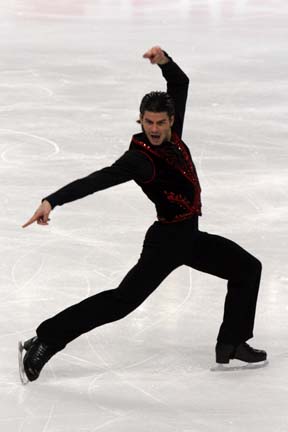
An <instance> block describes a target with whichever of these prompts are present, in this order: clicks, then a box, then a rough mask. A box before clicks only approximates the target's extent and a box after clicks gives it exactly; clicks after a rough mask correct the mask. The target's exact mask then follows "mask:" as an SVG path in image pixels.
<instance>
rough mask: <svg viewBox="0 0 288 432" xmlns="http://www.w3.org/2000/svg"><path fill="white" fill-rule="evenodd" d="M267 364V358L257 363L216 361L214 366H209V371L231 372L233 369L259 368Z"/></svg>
mask: <svg viewBox="0 0 288 432" xmlns="http://www.w3.org/2000/svg"><path fill="white" fill-rule="evenodd" d="M268 364H269V362H268V360H265V361H262V362H258V363H245V364H239V365H230V364H229V363H227V364H220V363H217V364H216V365H215V366H213V367H211V369H210V370H211V372H233V371H241V370H242V371H243V370H253V369H261V368H263V367H265V366H267V365H268Z"/></svg>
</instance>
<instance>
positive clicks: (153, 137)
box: [150, 134, 160, 140]
mask: <svg viewBox="0 0 288 432" xmlns="http://www.w3.org/2000/svg"><path fill="white" fill-rule="evenodd" d="M150 136H151V138H152V139H153V140H158V139H160V134H150Z"/></svg>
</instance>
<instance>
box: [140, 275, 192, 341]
mask: <svg viewBox="0 0 288 432" xmlns="http://www.w3.org/2000/svg"><path fill="white" fill-rule="evenodd" d="M188 270H189V287H188V293H187V295H186V297H185V298H184V300H183V301H182V302H181V303H180V304H179V305H178V306H176V307H175V309H174V310H173V311H172V312H167V314H166V316H165V317H164V318H160V319H159V320H157V321H155V322H154V323H152V324H150V325H148V326H147V327H145V328H144V329H142V330H139V331H138V332H137V333H136V334H135V337H137V336H139V335H140V334H142V333H144V332H146V331H147V330H150V329H151V328H153V327H156V326H157V325H158V324H160V323H162V322H165V321H166V320H167V318H168V316H173V315H175V314H177V313H178V312H179V311H180V310H181V309H182V308H183V307H184V306H185V304H186V303H187V302H188V300H189V298H190V297H191V293H192V270H191V269H190V268H189V269H188Z"/></svg>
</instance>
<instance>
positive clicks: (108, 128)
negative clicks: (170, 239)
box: [0, 0, 288, 432]
mask: <svg viewBox="0 0 288 432" xmlns="http://www.w3.org/2000/svg"><path fill="white" fill-rule="evenodd" d="M287 20H288V4H287V2H286V1H284V0H277V1H275V0H261V1H260V0H225V1H224V0H210V1H209V0H203V1H196V0H191V1H190V0H179V1H177V2H175V1H172V0H165V1H164V0H157V1H152V0H142V1H140V0H138V1H137V0H119V1H116V0H113V1H111V0H102V1H100V0H99V1H97V0H87V1H86V0H73V1H72V0H70V1H68V0H57V1H56V0H53V1H52V0H51V1H48V2H47V0H10V1H6V2H1V5H0V49H1V50H0V51H1V63H0V91H1V98H0V169H1V182H0V188H1V201H2V205H1V208H0V219H1V224H0V238H1V252H0V253H1V259H0V269H1V271H0V288H1V314H0V323H1V333H0V336H1V345H0V351H1V355H0V359H1V360H0V361H1V369H0V373H1V376H0V380H1V391H0V429H1V431H5V432H15V431H17V432H28V431H29V432H84V431H85V432H88V431H89V432H96V431H98V430H101V431H103V432H112V431H113V432H114V431H117V432H122V431H123V432H124V431H125V432H130V431H133V432H135V431H137V432H144V431H145V432H148V431H149V432H150V431H152V432H170V431H171V432H188V431H189V432H218V431H219V432H223V431H225V432H250V431H253V432H254V431H261V432H280V431H281V432H282V431H283V432H284V431H285V432H287V430H288V414H287V396H288V348H287V330H288V317H287V315H288V314H287V312H288V310H287V309H288V306H287V305H288V291H287V283H288V271H287V270H288V261H287V237H288V236H287V228H288V205H287V199H288V192H287V180H288V169H287V158H288V147H287V132H288V126H287V117H288V112H287V111H288V102H287V90H288V78H287V76H288V56H287V48H288V31H287ZM155 44H158V45H160V46H162V47H163V48H164V49H165V50H166V51H168V52H169V54H170V55H171V56H173V57H174V59H175V60H176V61H177V62H178V63H179V64H180V65H181V66H182V68H183V69H184V70H185V71H186V72H187V74H188V75H189V76H190V79H191V86H190V94H189V100H188V105H187V116H186V123H185V132H184V139H185V141H186V142H187V143H189V145H190V148H191V151H192V153H193V156H194V159H195V162H196V165H197V167H198V172H199V177H200V180H201V184H202V188H203V203H204V209H203V210H204V215H203V217H202V220H201V229H203V230H207V231H210V232H217V233H219V234H222V235H224V236H227V237H230V238H232V239H234V240H235V241H237V242H239V243H240V244H241V245H242V246H244V247H245V248H247V249H248V250H249V251H251V252H252V253H253V254H255V255H256V256H257V257H258V258H259V259H261V261H262V263H263V267H264V271H263V279H262V286H261V292H260V295H259V303H258V313H257V320H256V327H255V338H254V339H253V345H255V346H256V347H259V348H265V349H267V351H268V354H269V360H270V363H269V365H268V366H267V367H266V368H263V369H256V370H246V371H242V372H239V371H235V372H230V373H217V374H214V373H211V371H210V367H211V366H213V363H214V344H215V338H216V335H217V332H218V326H219V324H220V322H221V319H222V312H223V310H222V309H223V301H224V296H225V283H224V282H223V281H222V280H219V279H215V278H213V277H211V276H208V275H203V274H200V273H197V272H196V271H191V270H189V269H188V268H185V267H182V268H181V269H178V270H177V271H175V272H174V273H173V274H172V275H171V276H170V277H169V278H168V279H166V280H165V281H164V282H163V283H162V285H161V286H160V287H159V289H158V290H157V291H156V292H155V293H154V295H153V296H151V297H150V298H149V299H148V300H147V301H146V302H145V303H144V304H143V305H142V306H141V307H140V308H139V309H138V310H137V311H135V312H134V313H133V314H131V315H130V316H129V317H127V318H126V319H124V320H122V321H120V322H118V323H114V324H111V325H107V326H104V327H102V328H99V329H97V330H95V331H93V332H90V333H89V334H88V335H85V336H83V337H81V338H79V339H78V340H76V341H74V342H73V343H71V344H70V345H69V346H68V347H67V348H66V350H65V351H63V352H61V353H60V354H59V355H58V356H56V357H54V358H53V359H52V360H51V362H50V363H49V365H47V367H46V368H45V369H44V370H43V373H42V375H41V378H40V379H39V380H38V381H37V382H35V383H31V384H29V385H28V386H26V387H23V386H22V385H21V384H20V381H19V377H18V370H17V341H18V339H26V338H28V337H31V336H32V335H33V334H34V329H35V327H37V326H38V324H39V323H40V322H41V321H43V320H44V319H45V318H47V317H49V316H51V315H52V314H54V313H55V312H57V311H59V310H61V309H62V308H64V307H66V306H68V305H70V304H72V303H75V302H77V301H79V300H81V299H82V298H84V297H86V296H88V295H90V294H92V293H95V292H99V291H102V290H104V289H109V288H114V287H116V286H117V285H118V283H119V282H120V280H121V279H122V277H123V276H124V275H125V274H126V272H127V271H128V270H129V269H130V268H131V267H132V266H133V265H134V263H135V262H136V260H137V259H138V255H139V252H140V250H141V246H142V240H143V236H144V234H145V231H146V229H147V227H148V226H149V224H151V223H152V222H153V220H154V218H155V212H154V208H153V206H152V205H151V203H149V202H148V201H147V200H146V198H145V197H144V195H143V194H142V192H141V190H140V189H139V188H138V187H137V186H136V185H134V184H133V183H127V184H124V185H121V186H119V187H115V188H112V189H110V190H107V191H103V192H99V193H98V194H96V195H94V196H92V197H89V198H85V199H83V200H80V201H77V202H75V203H72V204H70V205H67V206H64V207H61V208H59V209H55V211H54V212H53V214H52V220H51V224H50V225H49V227H39V226H31V227H30V228H27V229H26V230H23V229H22V228H21V224H22V223H24V222H25V221H26V220H27V219H28V218H29V217H30V216H31V214H32V212H34V210H35V209H36V206H37V205H38V203H39V201H40V199H41V198H42V197H43V196H45V195H47V194H48V193H50V192H53V191H54V190H56V189H57V188H59V187H60V186H62V185H64V184H66V183H67V182H69V181H71V180H74V179H75V178H79V177H82V176H84V175H86V174H89V173H90V172H92V171H95V170H97V169H99V168H101V167H103V166H106V165H108V164H110V163H112V162H113V161H114V160H115V159H116V158H117V157H118V156H120V155H121V154H122V153H123V152H124V151H125V150H126V148H127V146H128V143H129V139H130V136H131V134H132V133H133V132H136V131H137V130H138V126H137V124H136V123H135V120H136V119H137V116H138V104H139V101H140V99H141V97H142V96H143V94H144V93H145V92H147V91H150V90H154V89H163V88H165V84H164V82H163V80H162V78H161V73H160V71H159V70H158V69H157V67H155V66H151V65H150V64H149V63H147V62H146V61H145V60H143V59H142V54H143V52H145V50H146V49H148V48H150V47H151V46H152V45H155Z"/></svg>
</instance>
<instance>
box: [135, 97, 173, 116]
mask: <svg viewBox="0 0 288 432" xmlns="http://www.w3.org/2000/svg"><path fill="white" fill-rule="evenodd" d="M145 111H151V112H155V113H158V112H167V114H168V116H169V117H172V116H173V115H174V114H175V106H174V102H173V99H172V98H171V96H170V95H169V94H168V93H166V92H162V91H152V92H150V93H147V94H146V95H145V96H144V97H143V99H142V101H141V104H140V114H141V115H142V116H143V115H144V112H145Z"/></svg>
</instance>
